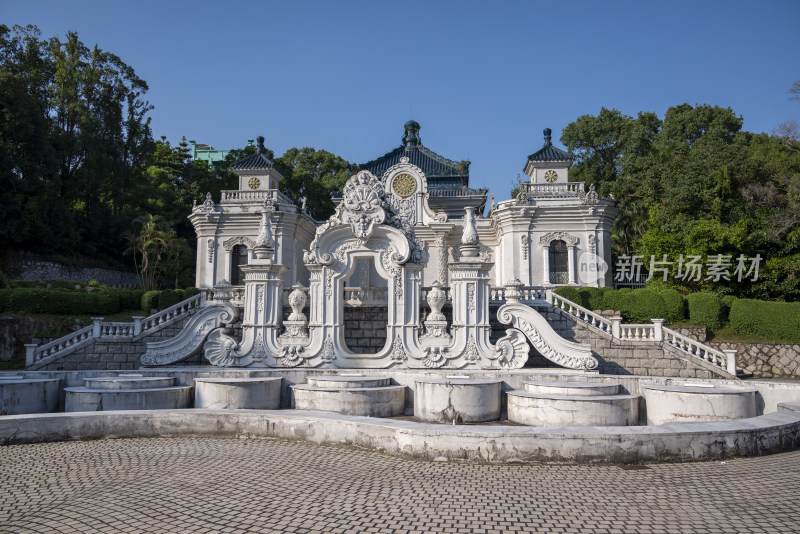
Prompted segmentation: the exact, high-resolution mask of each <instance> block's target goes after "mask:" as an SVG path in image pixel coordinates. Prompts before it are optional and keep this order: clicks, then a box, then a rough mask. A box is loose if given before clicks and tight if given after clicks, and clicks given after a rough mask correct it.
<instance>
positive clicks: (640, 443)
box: [0, 409, 800, 464]
mask: <svg viewBox="0 0 800 534" xmlns="http://www.w3.org/2000/svg"><path fill="white" fill-rule="evenodd" d="M163 436H227V437H238V438H278V439H285V440H305V441H309V442H313V443H318V444H326V445H337V446H345V447H354V448H359V449H367V450H373V451H376V452H380V453H384V454H391V455H396V456H401V457H406V458H417V459H426V460H433V461H472V462H478V463H515V462H522V463H528V462H540V463H618V464H621V463H645V462H674V461H679V462H681V461H702V460H715V459H725V458H733V457H747V456H762V455H766V454H774V453H778V452H785V451H791V450H795V449H798V448H800V412H789V411H785V412H774V413H771V414H768V415H762V416H758V417H754V418H750V419H741V420H738V421H732V422H719V423H669V424H664V425H660V426H631V427H564V428H544V427H524V426H510V425H441V424H429V423H418V422H415V421H410V420H404V419H379V418H370V417H359V416H346V415H339V414H335V413H331V412H319V411H296V410H211V409H184V410H129V411H128V410H126V411H107V412H70V413H54V414H30V415H8V416H3V417H0V445H12V444H25V443H42V442H53V441H72V440H92V439H111V438H142V437H163Z"/></svg>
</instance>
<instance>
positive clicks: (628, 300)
mask: <svg viewBox="0 0 800 534" xmlns="http://www.w3.org/2000/svg"><path fill="white" fill-rule="evenodd" d="M621 303H622V306H620V311H621V312H622V318H623V319H625V321H626V322H633V323H649V322H650V319H653V318H664V315H666V306H665V305H664V301H663V300H662V299H661V297H660V296H659V295H658V293H656V292H655V291H650V290H649V289H634V290H633V291H631V292H630V293H626V294H623V296H622V299H621Z"/></svg>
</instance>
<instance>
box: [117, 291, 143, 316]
mask: <svg viewBox="0 0 800 534" xmlns="http://www.w3.org/2000/svg"><path fill="white" fill-rule="evenodd" d="M142 295H144V291H142V290H141V289H121V290H120V291H119V306H120V309H123V310H140V309H141V306H142ZM148 311H149V310H148Z"/></svg>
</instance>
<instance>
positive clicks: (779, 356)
mask: <svg viewBox="0 0 800 534" xmlns="http://www.w3.org/2000/svg"><path fill="white" fill-rule="evenodd" d="M708 345H710V346H711V347H714V348H715V349H718V350H724V349H734V350H737V351H739V352H738V354H737V355H736V362H737V364H738V365H739V367H741V368H742V369H744V370H745V371H746V372H748V373H753V377H754V378H796V379H800V344H798V343H795V344H782V343H728V342H715V341H712V342H710V343H708Z"/></svg>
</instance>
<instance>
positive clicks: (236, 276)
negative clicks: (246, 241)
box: [230, 245, 248, 286]
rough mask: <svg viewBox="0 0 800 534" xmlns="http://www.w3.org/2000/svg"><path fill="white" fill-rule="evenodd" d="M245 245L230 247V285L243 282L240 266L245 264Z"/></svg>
mask: <svg viewBox="0 0 800 534" xmlns="http://www.w3.org/2000/svg"><path fill="white" fill-rule="evenodd" d="M247 259H248V258H247V245H236V246H234V247H233V248H232V249H231V273H230V275H231V285H232V286H239V285H243V284H244V275H243V274H242V269H241V268H242V266H243V265H247Z"/></svg>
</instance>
